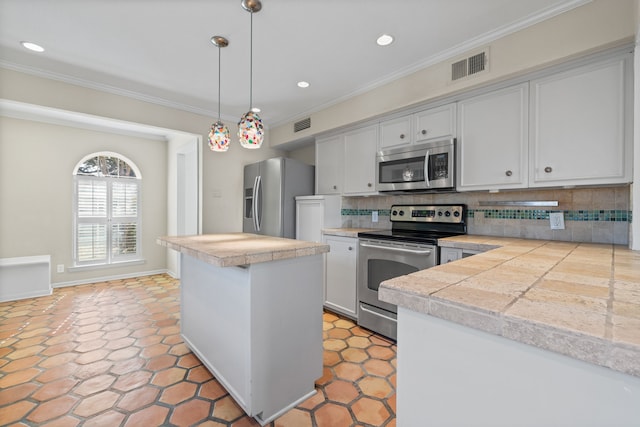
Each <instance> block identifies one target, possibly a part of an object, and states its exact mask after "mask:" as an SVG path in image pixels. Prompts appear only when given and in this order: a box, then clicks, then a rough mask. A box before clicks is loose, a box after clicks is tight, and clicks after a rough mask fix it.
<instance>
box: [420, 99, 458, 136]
mask: <svg viewBox="0 0 640 427" xmlns="http://www.w3.org/2000/svg"><path fill="white" fill-rule="evenodd" d="M413 130H414V135H415V141H416V142H423V141H427V140H429V139H435V138H443V137H446V136H456V105H455V104H447V105H443V106H442V107H437V108H431V109H429V110H425V111H421V112H419V113H415V114H414V115H413Z"/></svg>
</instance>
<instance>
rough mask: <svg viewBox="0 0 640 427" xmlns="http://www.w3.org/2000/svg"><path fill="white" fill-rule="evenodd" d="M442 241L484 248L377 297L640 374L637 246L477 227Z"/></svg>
mask: <svg viewBox="0 0 640 427" xmlns="http://www.w3.org/2000/svg"><path fill="white" fill-rule="evenodd" d="M439 245H440V246H446V247H452V248H461V249H470V250H480V251H486V252H483V253H480V254H478V255H474V256H471V257H467V258H463V259H461V260H458V261H454V262H451V263H448V264H444V265H440V266H437V267H434V268H431V269H428V270H422V271H419V272H416V273H413V274H410V275H407V276H401V277H396V278H394V279H390V280H387V281H385V282H383V283H382V284H381V286H380V293H379V296H380V299H381V300H383V301H386V302H389V303H392V304H396V305H398V306H400V307H403V308H406V309H409V310H413V311H416V312H419V313H423V314H428V315H431V316H435V317H439V318H442V319H445V320H449V321H452V322H456V323H459V324H463V325H465V326H469V327H471V328H475V329H479V330H482V331H485V332H489V333H492V334H496V335H501V336H503V337H505V338H508V339H512V340H515V341H519V342H522V343H525V344H530V345H534V346H537V347H540V348H543V349H546V350H550V351H554V352H557V353H561V354H564V355H567V356H570V357H573V358H576V359H580V360H584V361H586V362H590V363H594V364H597V365H601V366H605V367H608V368H611V369H614V370H616V371H620V372H624V373H627V374H630V375H634V376H640V251H632V250H630V249H628V248H627V247H624V246H617V245H607V244H592V243H573V242H559V241H544V240H527V239H515V238H499V237H490V236H474V235H465V236H458V237H452V238H447V239H442V240H440V241H439Z"/></svg>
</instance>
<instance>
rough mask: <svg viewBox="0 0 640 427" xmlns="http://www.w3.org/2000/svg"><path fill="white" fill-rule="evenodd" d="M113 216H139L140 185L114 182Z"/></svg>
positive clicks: (112, 195)
mask: <svg viewBox="0 0 640 427" xmlns="http://www.w3.org/2000/svg"><path fill="white" fill-rule="evenodd" d="M112 191H113V192H112V194H111V197H112V200H111V216H112V217H113V218H124V217H136V216H137V215H138V183H137V182H124V183H123V182H114V183H113V187H112Z"/></svg>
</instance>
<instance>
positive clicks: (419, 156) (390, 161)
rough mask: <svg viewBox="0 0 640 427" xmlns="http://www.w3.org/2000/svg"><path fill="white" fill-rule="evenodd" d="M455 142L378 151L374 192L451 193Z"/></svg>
mask: <svg viewBox="0 0 640 427" xmlns="http://www.w3.org/2000/svg"><path fill="white" fill-rule="evenodd" d="M455 163H456V140H455V138H447V139H441V140H436V141H431V142H426V143H422V144H412V145H408V146H406V147H398V148H390V149H387V150H382V151H379V152H378V154H377V156H376V190H377V191H422V192H426V191H430V190H434V191H453V190H455V187H456V185H455Z"/></svg>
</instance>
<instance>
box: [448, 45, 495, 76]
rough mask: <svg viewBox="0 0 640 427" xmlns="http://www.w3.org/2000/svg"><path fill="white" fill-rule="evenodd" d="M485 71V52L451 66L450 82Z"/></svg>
mask: <svg viewBox="0 0 640 427" xmlns="http://www.w3.org/2000/svg"><path fill="white" fill-rule="evenodd" d="M486 69H487V51H483V52H480V53H477V54H475V55H472V56H469V57H468V58H464V59H461V60H460V61H456V62H454V63H453V64H451V80H452V81H455V80H459V79H461V78H463V77H467V76H472V75H474V74H477V73H479V72H481V71H484V70H486Z"/></svg>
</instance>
